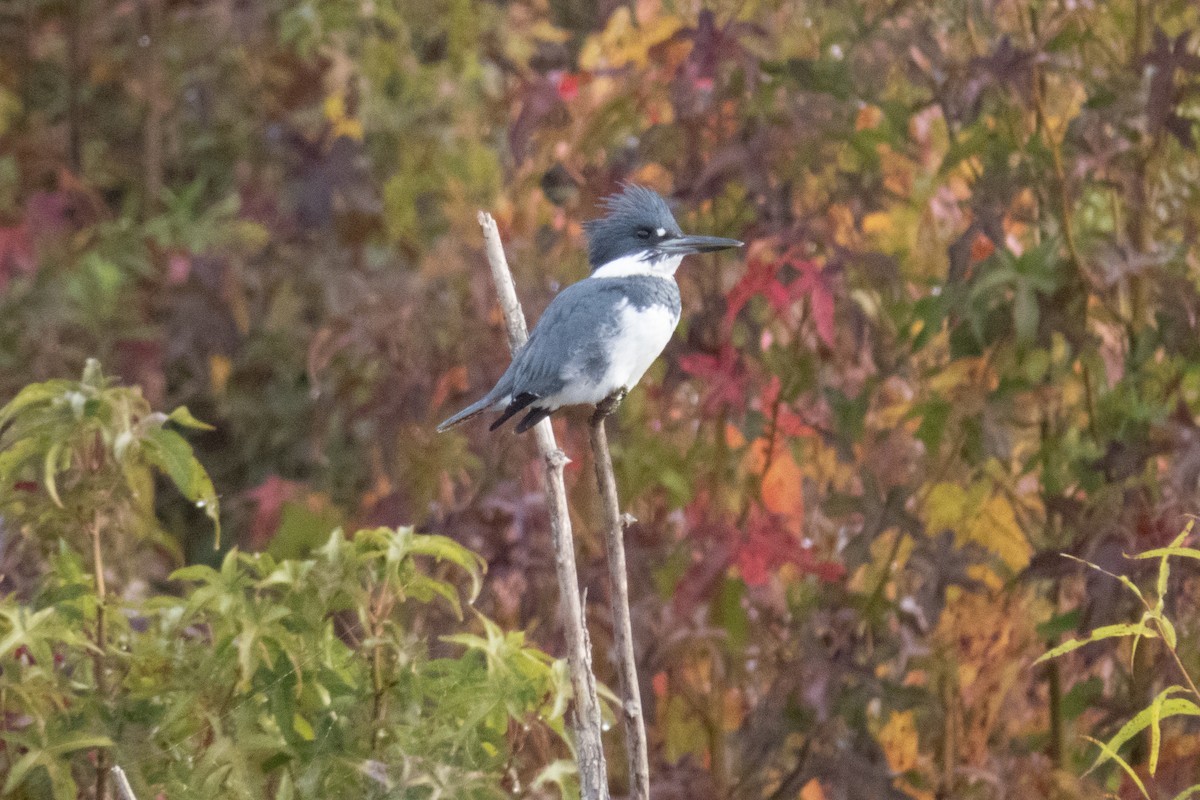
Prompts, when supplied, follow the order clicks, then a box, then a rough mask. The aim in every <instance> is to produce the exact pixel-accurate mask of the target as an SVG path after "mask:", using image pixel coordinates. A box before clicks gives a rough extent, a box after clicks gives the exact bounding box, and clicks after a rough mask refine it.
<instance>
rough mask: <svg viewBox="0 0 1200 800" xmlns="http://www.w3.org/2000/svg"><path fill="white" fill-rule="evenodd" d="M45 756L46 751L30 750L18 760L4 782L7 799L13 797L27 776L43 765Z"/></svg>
mask: <svg viewBox="0 0 1200 800" xmlns="http://www.w3.org/2000/svg"><path fill="white" fill-rule="evenodd" d="M44 755H45V751H43V750H30V751H29V752H28V753H26V754H25V755H23V756H21V757H20V758H19V759H17V763H16V764H13V766H12V769H10V770H9V771H8V780H6V781H5V782H4V795H5V797H11V796H12V793H13V790H14V789H16V788H17V787H18V786H20V785H21V783H22V782H24V780H25V776H26V775H28V774H29V771H30V770H31V769H33V768H34V767H36V766H39V765H41V764H42V759H43V756H44Z"/></svg>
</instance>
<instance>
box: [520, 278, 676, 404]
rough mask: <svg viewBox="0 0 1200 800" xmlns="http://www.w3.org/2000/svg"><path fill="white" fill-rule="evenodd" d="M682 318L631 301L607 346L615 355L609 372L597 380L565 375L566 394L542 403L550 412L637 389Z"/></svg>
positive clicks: (577, 373) (623, 306)
mask: <svg viewBox="0 0 1200 800" xmlns="http://www.w3.org/2000/svg"><path fill="white" fill-rule="evenodd" d="M678 324H679V317H678V316H676V315H675V314H673V313H672V312H671V309H669V308H667V307H666V306H658V305H654V306H648V307H646V308H643V309H640V310H639V309H637V308H635V307H634V306H633V304H632V303H630V302H629V301H628V300H626V301H624V302H623V303H622V304H621V305H620V306H618V307H617V315H616V322H615V325H614V329H613V335H612V338H611V339H609V340H608V342H607V344H608V347H609V348H610V351H611V354H612V356H611V360H610V361H609V365H608V369H607V370H606V371H605V372H604V374H603V375H602V376H601V377H600V378H599V379H597V378H596V377H595V376H592V375H587V374H586V373H583V372H582V371H580V370H577V369H570V370H569V371H567V372H564V374H563V378H564V379H565V380H566V385H565V386H564V387H563V389H562V391H560V392H558V393H557V394H555V395H552V396H551V397H547V398H545V399H544V400H542V401H540V402H539V403H538V405H539V406H545V407H546V408H558V407H560V406H567V405H578V404H591V405H594V404H596V403H599V402H600V401H601V400H604V399H605V398H606V397H609V396H610V395H612V394H613V393H614V392H616V391H617V390H618V389H632V388H633V387H634V386H636V385H637V383H638V381H640V380H641V379H642V376H643V375H645V374H646V370H647V369H649V368H650V365H651V364H653V363H654V360H655V359H656V358H658V357H659V355H661V354H662V351H663V349H664V348H665V347H666V346H667V342H669V341H670V340H671V334H672V333H674V332H675V326H676V325H678Z"/></svg>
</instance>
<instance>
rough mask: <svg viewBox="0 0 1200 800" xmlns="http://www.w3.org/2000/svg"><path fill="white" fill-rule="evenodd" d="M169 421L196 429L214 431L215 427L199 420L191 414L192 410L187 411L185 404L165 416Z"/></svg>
mask: <svg viewBox="0 0 1200 800" xmlns="http://www.w3.org/2000/svg"><path fill="white" fill-rule="evenodd" d="M167 419H169V420H170V421H171V422H174V423H175V424H176V425H182V426H183V427H185V428H194V429H195V430H198V431H215V430H216V428H215V427H213V426H212V425H209V424H208V423H207V422H201V421H200V420H198V419H196V418H195V417H193V416H192V412H191V411H188V408H187V406H180V407H179V408H177V409H175V410H174V411H172V412H171V413H170V415H168V416H167Z"/></svg>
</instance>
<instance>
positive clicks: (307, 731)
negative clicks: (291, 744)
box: [292, 712, 317, 742]
mask: <svg viewBox="0 0 1200 800" xmlns="http://www.w3.org/2000/svg"><path fill="white" fill-rule="evenodd" d="M292 728H293V729H295V731H296V734H297V735H298V736H299V737H300V738H301V739H303V740H304V741H306V742H311V741H312V740H313V739H316V738H317V734H316V732H315V731H314V730H313V727H312V725H310V724H308V720H306V719H305V718H304V717H302V716H300V713H299V712H296V715H295V716H293V717H292Z"/></svg>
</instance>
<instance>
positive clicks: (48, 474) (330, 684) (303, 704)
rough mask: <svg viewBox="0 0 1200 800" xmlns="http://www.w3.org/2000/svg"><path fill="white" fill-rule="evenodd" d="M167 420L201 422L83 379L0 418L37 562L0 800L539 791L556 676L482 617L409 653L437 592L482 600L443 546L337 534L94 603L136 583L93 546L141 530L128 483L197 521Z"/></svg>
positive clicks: (7, 494) (1, 694)
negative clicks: (117, 778) (164, 483)
mask: <svg viewBox="0 0 1200 800" xmlns="http://www.w3.org/2000/svg"><path fill="white" fill-rule="evenodd" d="M168 421H175V422H179V423H182V424H184V425H188V426H191V427H197V426H199V425H200V424H201V423H198V422H196V421H195V420H193V419H192V417H191V415H190V414H188V413H187V412H186V410H182V409H181V410H177V411H176V412H174V413H173V414H171V415H169V416H168V415H163V414H155V413H151V412H150V409H149V407H148V406H147V404H146V403H145V401H144V400H142V399H141V395H140V393H139V392H138V390H136V389H129V388H121V387H109V386H107V385H106V383H105V381H104V380H103V378H102V377H101V375H100V371H99V368H98V366H97V365H95V364H91V365H89V367H88V372H87V373H86V374H85V376H84V379H83V380H82V381H79V382H72V381H51V382H48V383H43V384H35V385H33V386H30V387H28V388H27V389H26V390H24V391H23V392H21V393H20V394H19V395H18V396H17V398H16V399H14V400H13V402H11V403H10V404H9V405H8V406H6V407H5V408H4V409H3V410H0V425H3V424H6V423H7V424H8V426H9V427H8V429H7V430H6V431H5V432H4V434H3V438H0V511H2V512H3V513H4V514H5V515H6V520H7V522H8V523H9V524H11V525H13V526H14V527H20V528H23V529H24V530H25V531H26V532H28V533H30V534H36V535H37V536H38V537H41V539H42V540H43V541H42V544H43V546H44V547H46V548H47V549H53V552H52V554H51V555H50V557H49V559H48V561H47V567H46V569H47V572H46V574H45V575H44V576H43V579H42V580H41V581H40V582H39V588H38V590H37V591H36V592H35V593H34V594H33V595H32V596H31V597H29V598H20V597H18V596H17V595H16V594H15V593H12V594H9V595H8V596H7V597H5V598H4V599H3V600H0V739H2V740H3V749H2V750H0V774H3V775H4V776H5V780H4V785H3V790H2V791H3V794H4V796H5V797H12V798H17V799H20V800H25V799H26V798H28V799H29V800H33V798H43V797H54V798H56V800H67V799H68V798H74V797H76V796H78V793H79V786H80V784H81V783H82V782H85V781H96V782H97V796H100V795H101V794H102V792H103V790H102V789H100V785H101V783H102V780H98V776H101V775H103V774H104V773H105V772H106V768H107V766H108V765H111V764H116V765H119V766H121V767H122V768H123V769H124V770H125V771H126V772H127V773H128V774H129V775H130V778H131V780H132V783H133V787H134V790H135V792H137V793H138V795H139V796H141V797H154V796H159V795H160V794H164V793H165V795H166V796H169V797H172V798H208V797H211V798H217V797H220V798H259V797H262V798H268V797H269V798H280V799H282V798H290V797H332V796H343V797H344V796H354V797H383V796H387V797H402V798H435V797H455V798H474V797H505V796H509V794H510V793H521V790H522V788H523V787H525V786H527V785H529V786H530V787H531V788H533V789H537V788H539V787H541V786H543V785H546V784H558V786H559V787H560V789H561V788H562V783H563V780H564V778H565V777H566V776H568V775H569V773H570V768H569V766H568V762H566V761H561V760H557V761H551V759H552V758H553V756H554V754H556V753H557V754H560V755H561V754H563V749H562V747H561V745H562V743H564V742H565V737H564V725H563V715H564V710H565V707H566V702H567V698H568V695H569V686H570V684H569V681H568V680H567V679H566V673H565V668H564V665H563V664H562V662H559V661H556V660H555V659H552V658H551V657H549V656H548V655H546V654H545V653H543V652H541V651H540V650H537V649H535V648H532V647H528V646H526V645H525V642H524V636H523V634H521V633H519V632H518V633H504V632H503V631H501V630H500V628H499V627H498V626H497V625H496V624H494V623H493V622H491V621H490V620H488V619H486V618H485V617H483V616H482V615H476V616H477V627H478V628H479V629H481V631H482V635H474V634H471V633H466V632H460V633H456V634H454V635H451V636H444V637H441V639H440V640H439V641H436V642H431V639H432V637H431V636H429V635H428V633H427V632H426V630H427V628H426V626H427V625H429V623H430V622H431V620H433V621H436V620H437V619H438V614H439V613H440V615H441V616H443V617H444V616H445V615H446V614H447V613H448V614H452V615H453V616H454V617H455V618H456V619H458V620H460V621H461V619H462V609H461V601H460V595H461V592H460V589H459V587H458V586H457V584H456V582H455V580H454V579H455V578H465V579H466V580H467V581H468V582H469V584H470V591H469V593H468V595H467V596H468V598H469V599H473V598H474V596H475V594H476V593H477V592H478V590H479V587H480V583H481V580H482V570H483V566H484V565H483V562H482V560H481V559H479V557H478V556H476V555H474V554H473V553H471V552H470V551H468V550H467V549H465V548H463V547H462V546H460V545H458V544H457V543H455V542H454V541H452V540H450V539H448V538H446V537H443V536H430V535H421V534H417V533H414V532H413V530H412V529H411V528H397V529H390V528H376V529H373V530H362V531H359V532H358V533H356V534H355V535H354V536H352V537H350V538H347V537H346V536H345V535H343V534H342V532H341V531H340V530H339V531H335V532H334V533H333V534H332V536H330V538H329V539H328V541H327V542H326V543H325V544H324V546H322V547H320V548H319V549H317V550H316V551H315V552H313V553H312V554H311V556H309V557H308V558H298V559H282V560H277V559H275V558H272V557H271V556H269V555H265V554H248V553H243V552H239V551H238V550H236V549H234V550H231V551H230V552H228V553H227V554H226V555H225V557H224V559H223V560H222V561H221V563H220V566H219V568H216V569H214V568H213V567H210V566H206V565H203V564H198V565H193V566H189V567H185V568H183V569H180V570H177V571H176V572H174V573H173V574H172V575H171V576H170V577H171V580H172V581H175V582H177V583H176V584H175V586H180V585H182V586H185V587H187V590H186V591H184V592H181V593H179V594H171V593H162V594H151V595H150V596H148V597H144V598H142V599H134V598H133V597H132V596H128V595H130V594H131V593H129V592H126V593H125V595H126V596H122V593H120V592H115V591H106V582H110V581H113V580H114V576H116V581H117V582H118V583H123V584H126V585H127V586H132V585H135V584H134V582H132V581H130V580H129V579H130V578H131V577H132V576H129V575H121V574H120V573H121V571H120V570H114V569H106V567H105V564H106V563H107V564H109V565H111V564H112V563H113V562H112V561H111V558H110V557H109V556H110V553H109V549H108V544H109V543H110V542H113V541H127V540H129V539H131V538H135V535H136V534H137V533H138V532H143V533H144V532H146V531H148V530H150V529H156V527H157V526H156V524H155V523H154V522H153V514H152V513H151V511H152V504H151V503H149V502H147V498H146V497H145V496H144V495H143V493H144V492H145V491H147V488H146V487H148V486H151V485H152V484H150V483H149V482H148V481H147V480H146V478H147V475H146V473H147V471H148V470H149V469H150V467H151V466H154V467H158V468H160V469H162V471H164V472H165V473H166V474H167V475H168V476H170V477H171V479H172V480H173V481H174V482H175V484H176V485H177V486H179V487H180V488H181V489H182V490H183V492H184V494H185V495H187V496H188V497H189V498H191V499H195V500H197V501H200V502H203V503H204V505H205V506H206V507H207V508H209V509H213V517H214V519H215V518H216V497H215V494H214V493H213V491H212V484H211V483H210V482H209V481H208V478H207V476H206V475H205V474H204V471H203V469H202V468H201V467H200V465H199V464H198V463H196V462H195V461H194V459H193V458H192V454H191V449H190V447H188V445H187V443H186V441H185V440H184V439H183V438H182V437H181V436H180V435H179V434H177V433H175V432H173V431H171V430H169V429H167V428H164V427H163V425H164V424H165V423H166V422H168ZM35 478H36V482H35V480H34V479H35ZM39 482H40V485H39ZM72 519H74V520H75V522H76V523H79V524H77V525H72V524H71V523H72ZM72 529H74V530H75V531H76V532H77V531H80V530H82V531H87V532H89V533H90V536H87V535H85V536H80V535H78V534H77V533H76V535H72ZM50 532H56V534H54V535H53V542H54V546H53V548H50V547H49V546H48V545H49V541H48V540H49V539H50V538H51V536H52V534H51V533H50ZM89 540H90V544H91V545H93V547H92V548H89V547H86V546H84V545H87V544H88V543H89ZM85 554H88V555H87V556H85ZM89 557H90V558H91V559H92V562H93V563H92V564H91V565H90V567H91V568H90V569H89V565H88V564H87V563H86V562H87V560H88V558H89ZM433 606H438V607H439V608H437V609H435V608H434V607H433ZM429 627H432V626H431V625H430V626H429ZM547 762H550V763H549V765H548V766H547V765H546V763H547ZM539 768H542V769H541V770H540V772H539Z"/></svg>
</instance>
